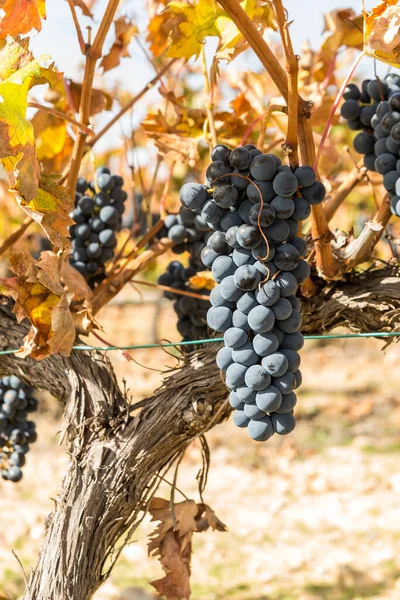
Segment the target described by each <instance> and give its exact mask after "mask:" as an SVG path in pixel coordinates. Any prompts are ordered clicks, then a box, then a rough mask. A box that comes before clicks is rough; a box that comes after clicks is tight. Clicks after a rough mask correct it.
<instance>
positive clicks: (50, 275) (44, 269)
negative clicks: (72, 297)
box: [0, 252, 75, 360]
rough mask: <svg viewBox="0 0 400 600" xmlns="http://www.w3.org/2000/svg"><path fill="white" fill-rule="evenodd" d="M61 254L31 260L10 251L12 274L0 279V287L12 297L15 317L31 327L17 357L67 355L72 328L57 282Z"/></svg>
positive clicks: (66, 306)
mask: <svg viewBox="0 0 400 600" xmlns="http://www.w3.org/2000/svg"><path fill="white" fill-rule="evenodd" d="M63 258H64V257H62V256H58V255H56V254H54V253H53V252H42V254H41V256H40V259H39V261H35V260H34V259H33V258H32V257H31V256H30V255H29V254H28V253H27V252H18V253H17V252H11V253H10V255H9V260H10V269H11V270H12V271H13V272H14V273H15V274H16V277H11V278H8V279H0V290H1V292H2V293H4V294H6V295H8V296H11V297H12V298H13V299H14V300H15V305H14V309H13V310H14V312H15V314H16V317H17V320H18V321H19V322H20V321H22V320H23V319H26V318H27V319H29V320H30V322H31V329H30V330H29V332H28V335H27V336H26V338H25V340H24V345H23V347H22V348H21V349H20V351H19V352H18V356H20V357H21V358H25V357H26V356H31V357H32V358H35V359H38V360H40V359H42V358H45V357H46V356H49V355H50V354H56V353H60V354H63V355H64V356H69V354H70V352H71V350H72V345H73V343H74V339H75V327H74V323H73V319H72V315H71V312H70V309H69V304H68V299H67V295H66V292H65V290H64V288H63V286H62V284H61V281H60V269H61V266H62V263H63Z"/></svg>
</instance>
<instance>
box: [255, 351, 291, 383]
mask: <svg viewBox="0 0 400 600" xmlns="http://www.w3.org/2000/svg"><path fill="white" fill-rule="evenodd" d="M261 364H262V366H263V367H264V369H265V370H266V371H267V373H269V375H271V377H280V376H281V375H284V374H285V373H286V371H287V370H288V366H289V361H288V359H287V358H286V356H285V355H284V354H283V353H282V352H274V353H273V354H270V355H269V356H265V357H264V358H263V359H262V361H261Z"/></svg>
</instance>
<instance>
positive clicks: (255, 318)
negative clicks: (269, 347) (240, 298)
mask: <svg viewBox="0 0 400 600" xmlns="http://www.w3.org/2000/svg"><path fill="white" fill-rule="evenodd" d="M248 321H249V325H250V327H251V329H252V330H253V331H254V332H255V333H266V332H268V331H271V329H272V328H273V326H274V323H275V317H274V313H273V312H272V310H271V309H270V308H268V307H266V306H261V305H259V306H256V307H255V308H252V309H251V311H250V312H249V315H248Z"/></svg>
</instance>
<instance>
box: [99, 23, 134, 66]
mask: <svg viewBox="0 0 400 600" xmlns="http://www.w3.org/2000/svg"><path fill="white" fill-rule="evenodd" d="M114 26H115V42H114V43H113V45H112V46H111V49H110V51H109V53H108V54H107V55H106V56H104V57H103V60H102V61H101V63H100V66H101V67H103V69H104V71H110V70H111V69H114V67H117V66H118V65H119V63H120V59H121V58H125V57H128V56H130V55H129V52H128V46H129V44H130V43H131V41H132V39H133V37H134V36H135V35H136V34H137V33H138V31H139V30H138V28H137V27H136V25H134V24H133V23H132V22H131V21H130V20H129V19H127V18H126V17H120V18H119V19H117V20H116V21H115V23H114Z"/></svg>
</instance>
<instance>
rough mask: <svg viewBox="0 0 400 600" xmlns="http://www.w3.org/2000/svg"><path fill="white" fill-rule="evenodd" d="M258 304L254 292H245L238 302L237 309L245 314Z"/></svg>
mask: <svg viewBox="0 0 400 600" xmlns="http://www.w3.org/2000/svg"><path fill="white" fill-rule="evenodd" d="M256 306H258V302H257V300H256V297H255V295H254V293H253V292H245V293H244V294H243V295H242V296H241V297H240V298H239V299H238V300H237V302H236V308H237V310H240V311H241V312H242V313H244V314H245V315H248V314H249V312H250V311H251V310H252V309H253V308H255V307H256Z"/></svg>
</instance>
